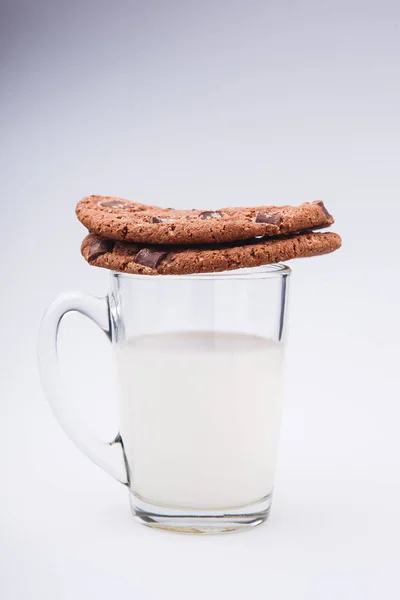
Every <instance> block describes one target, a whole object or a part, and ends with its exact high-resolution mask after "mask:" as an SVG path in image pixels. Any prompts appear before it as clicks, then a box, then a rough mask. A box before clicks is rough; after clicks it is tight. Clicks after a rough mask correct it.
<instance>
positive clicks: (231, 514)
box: [129, 492, 272, 534]
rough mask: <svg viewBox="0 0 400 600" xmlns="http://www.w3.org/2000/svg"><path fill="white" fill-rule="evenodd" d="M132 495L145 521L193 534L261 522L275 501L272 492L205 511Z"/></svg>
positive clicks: (140, 519)
mask: <svg viewBox="0 0 400 600" xmlns="http://www.w3.org/2000/svg"><path fill="white" fill-rule="evenodd" d="M129 495H130V504H131V509H132V513H133V516H134V518H135V520H136V521H138V522H139V523H142V525H146V526H147V527H152V528H153V529H162V530H164V531H174V532H177V533H192V534H216V533H234V532H239V531H244V530H246V529H250V528H252V527H256V526H257V525H261V524H262V523H264V522H265V521H266V520H267V518H268V515H269V511H270V508H271V501H272V494H269V495H268V496H265V497H264V498H262V499H261V500H258V501H257V502H253V503H251V504H249V505H247V506H240V507H238V508H232V509H227V510H204V511H203V510H198V509H185V508H168V507H165V506H157V505H155V504H151V503H149V502H146V501H144V500H143V499H141V498H139V497H138V496H136V495H135V494H133V493H132V492H131V493H130V494H129Z"/></svg>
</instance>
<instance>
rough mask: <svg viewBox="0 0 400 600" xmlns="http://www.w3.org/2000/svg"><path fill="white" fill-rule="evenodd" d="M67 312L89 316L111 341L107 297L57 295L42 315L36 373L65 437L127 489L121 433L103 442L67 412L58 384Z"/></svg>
mask: <svg viewBox="0 0 400 600" xmlns="http://www.w3.org/2000/svg"><path fill="white" fill-rule="evenodd" d="M70 312H78V313H80V314H82V315H84V316H85V317H89V319H91V320H92V321H93V322H94V323H96V325H98V326H99V327H100V329H102V330H103V331H104V333H105V334H106V335H107V337H108V339H109V340H110V341H111V317H110V307H109V302H108V298H107V297H105V298H96V297H95V296H89V295H86V294H81V293H79V292H69V293H66V294H62V295H61V296H59V297H58V298H57V300H55V301H54V302H53V304H51V305H50V307H49V308H48V309H47V311H46V312H45V314H44V316H43V319H42V322H41V325H40V330H39V344H38V350H39V371H40V377H41V381H42V386H43V389H44V391H45V394H46V396H47V399H48V402H49V404H50V406H51V408H52V409H53V412H54V414H55V416H56V418H57V420H58V422H59V423H60V425H61V427H62V428H63V429H64V431H65V433H66V434H67V435H68V437H69V438H70V439H71V440H72V441H73V442H74V443H75V444H76V445H77V446H78V448H79V449H80V450H81V451H82V452H83V453H84V454H86V456H88V457H89V458H90V459H91V460H92V461H93V462H94V463H96V464H97V465H98V466H99V467H101V468H102V469H104V470H105V471H107V473H109V474H110V475H112V476H113V477H115V479H117V480H118V481H120V482H121V483H123V484H124V485H127V486H129V470H128V468H127V464H126V459H125V453H124V447H123V443H122V439H121V436H120V434H119V433H118V434H117V436H116V437H115V439H114V440H113V441H112V442H104V441H102V440H100V439H98V438H97V437H95V436H94V435H93V434H92V433H91V431H90V429H89V428H88V427H87V426H86V425H85V424H84V423H82V422H81V421H80V420H79V419H78V418H77V417H76V416H74V415H72V414H71V411H69V410H68V400H67V398H66V397H65V393H64V390H63V388H62V385H61V377H60V372H59V366H58V357H57V343H58V333H59V326H60V322H61V320H62V318H63V317H64V316H65V315H66V314H68V313H70Z"/></svg>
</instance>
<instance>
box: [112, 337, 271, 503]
mask: <svg viewBox="0 0 400 600" xmlns="http://www.w3.org/2000/svg"><path fill="white" fill-rule="evenodd" d="M281 367H282V348H281V345H280V344H278V343H276V342H273V341H270V340H267V339H263V338H260V337H256V336H250V335H245V334H230V333H215V332H210V333H204V332H199V333H196V332H195V333H193V332H188V333H168V334H159V335H148V336H142V337H138V338H134V339H131V340H128V341H126V342H124V343H122V344H120V345H119V346H118V348H117V372H118V385H119V397H120V398H119V400H120V417H121V419H120V420H121V427H120V429H121V435H122V439H123V442H124V446H125V452H126V456H127V460H128V463H129V466H130V469H131V475H132V484H131V488H132V491H133V492H134V493H135V494H137V495H138V496H140V497H141V498H142V499H143V500H146V501H148V502H150V503H152V504H156V505H159V506H166V507H171V508H172V507H176V508H194V509H205V510H209V509H226V508H234V507H240V506H245V505H247V504H250V503H251V502H255V501H257V500H260V499H262V498H263V497H264V496H266V495H268V494H269V493H271V492H272V488H273V477H274V467H275V454H276V445H277V437H278V431H279V424H280V412H281V404H282V381H281V379H282V374H281Z"/></svg>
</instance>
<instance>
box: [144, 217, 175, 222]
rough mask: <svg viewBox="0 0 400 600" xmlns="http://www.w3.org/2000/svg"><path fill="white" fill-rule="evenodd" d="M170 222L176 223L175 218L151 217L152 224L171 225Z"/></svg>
mask: <svg viewBox="0 0 400 600" xmlns="http://www.w3.org/2000/svg"><path fill="white" fill-rule="evenodd" d="M170 221H175V219H174V218H173V217H164V218H161V217H151V219H150V223H169V222H170Z"/></svg>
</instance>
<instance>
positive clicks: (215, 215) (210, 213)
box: [199, 210, 222, 219]
mask: <svg viewBox="0 0 400 600" xmlns="http://www.w3.org/2000/svg"><path fill="white" fill-rule="evenodd" d="M199 217H200V219H220V218H221V217H222V214H221V213H220V212H219V210H205V211H204V212H202V213H200V214H199Z"/></svg>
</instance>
